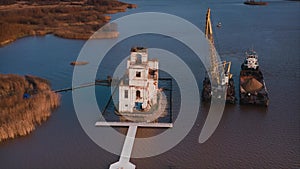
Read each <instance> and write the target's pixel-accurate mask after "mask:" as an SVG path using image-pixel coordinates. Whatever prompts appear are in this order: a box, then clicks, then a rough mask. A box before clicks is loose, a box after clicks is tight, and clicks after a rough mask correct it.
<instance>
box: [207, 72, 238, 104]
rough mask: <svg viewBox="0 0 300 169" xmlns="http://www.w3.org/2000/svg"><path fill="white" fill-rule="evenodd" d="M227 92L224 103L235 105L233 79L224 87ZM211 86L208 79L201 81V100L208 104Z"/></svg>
mask: <svg viewBox="0 0 300 169" xmlns="http://www.w3.org/2000/svg"><path fill="white" fill-rule="evenodd" d="M226 87H227V92H226V103H231V104H235V102H236V97H235V89H234V81H233V79H232V78H231V79H229V83H228V85H227V86H226ZM211 93H212V92H211V84H210V80H209V78H207V77H206V78H205V79H204V80H203V89H202V94H201V98H202V101H203V102H210V101H211Z"/></svg>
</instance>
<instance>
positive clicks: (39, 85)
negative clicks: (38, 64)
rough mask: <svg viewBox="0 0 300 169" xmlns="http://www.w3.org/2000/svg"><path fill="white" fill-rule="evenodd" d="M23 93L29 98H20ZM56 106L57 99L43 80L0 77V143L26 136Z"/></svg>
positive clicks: (47, 83)
mask: <svg viewBox="0 0 300 169" xmlns="http://www.w3.org/2000/svg"><path fill="white" fill-rule="evenodd" d="M25 93H28V94H30V97H29V98H24V94H25ZM59 104H60V96H59V95H58V94H56V93H54V92H53V91H51V87H50V83H49V82H48V81H47V80H45V79H42V78H39V77H35V76H18V75H12V74H9V75H4V74H0V142H1V141H3V140H6V139H10V138H15V137H18V136H24V135H27V134H29V133H30V132H31V131H33V130H34V129H35V128H36V126H37V125H40V124H41V123H42V122H43V121H45V120H47V118H48V117H49V116H50V115H51V112H52V111H53V110H54V109H55V108H57V107H58V106H59Z"/></svg>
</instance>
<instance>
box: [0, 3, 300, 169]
mask: <svg viewBox="0 0 300 169" xmlns="http://www.w3.org/2000/svg"><path fill="white" fill-rule="evenodd" d="M128 2H130V3H136V4H137V5H138V8H137V9H132V10H129V11H128V12H125V13H118V14H115V15H112V18H113V19H116V18H119V17H121V16H124V15H127V14H132V13H136V12H146V11H147V12H165V13H170V14H174V15H177V16H180V17H182V18H184V19H187V20H188V21H190V22H192V23H193V24H195V25H196V26H197V27H199V28H200V29H201V30H203V29H204V25H205V13H206V10H207V8H208V7H210V8H211V9H212V20H213V23H214V25H216V23H217V22H222V27H221V28H220V29H217V28H216V27H215V26H214V27H213V29H214V30H215V31H214V35H215V42H216V48H217V50H218V52H219V54H220V56H221V58H222V59H226V60H230V61H232V70H231V72H232V73H233V74H234V80H235V83H236V91H237V90H238V87H237V86H238V74H239V69H240V64H241V63H242V62H243V59H244V55H243V53H244V51H245V50H246V49H248V48H252V47H253V48H254V49H255V50H256V52H257V53H258V54H259V62H260V67H261V69H262V72H263V74H264V77H265V82H266V85H267V87H268V91H269V96H270V106H269V107H268V108H267V109H266V108H263V107H258V106H240V105H238V104H236V105H228V106H226V109H225V111H224V114H223V118H222V120H221V122H220V124H219V126H218V128H217V130H216V131H215V133H214V134H213V136H212V137H211V138H210V139H209V140H208V141H207V142H205V143H204V144H199V143H198V137H199V134H200V131H201V128H202V126H203V124H204V121H205V118H206V115H207V108H206V107H205V106H203V105H202V106H201V108H200V111H199V115H198V118H197V121H196V123H195V125H194V127H193V128H192V130H191V131H190V132H189V134H188V135H187V137H186V138H185V139H184V140H183V141H181V142H180V143H179V144H178V145H177V146H175V147H174V148H173V149H171V150H170V151H167V152H166V153H164V154H161V155H158V156H155V157H150V158H144V159H131V161H132V162H133V163H134V164H136V166H137V168H139V169H141V168H142V169H153V168H155V169H169V168H190V169H196V168H295V169H296V168H300V112H299V110H300V104H299V103H300V101H299V98H300V90H299V86H300V57H299V56H300V50H299V47H300V20H299V17H300V10H299V9H300V3H299V2H292V1H279V0H278V1H275V0H274V1H268V2H269V5H268V6H246V5H243V4H242V1H241V0H228V1H225V2H224V1H221V0H217V1H208V0H205V1H197V0H191V1H179V0H172V1H171V0H164V1H158V0H153V1H150V0H149V1H146V0H143V1H135V0H131V1H128ZM103 41H105V40H103ZM84 43H85V41H81V40H68V39H61V38H57V37H55V36H52V35H47V36H44V37H28V38H23V39H20V40H17V41H16V42H14V43H12V44H10V45H7V46H5V47H2V48H0V72H1V73H14V74H21V75H24V74H32V75H36V76H41V77H44V78H47V79H49V80H50V81H51V83H52V87H53V88H54V89H59V88H64V87H70V86H71V82H72V73H73V67H72V66H70V65H69V63H70V62H71V61H74V60H76V57H77V56H78V53H79V52H80V49H81V47H82V46H83V45H84ZM134 45H145V46H147V47H162V48H164V49H166V50H170V51H172V52H174V53H176V54H177V55H179V56H182V58H183V60H185V61H186V62H189V63H190V65H191V66H192V67H193V66H194V67H197V66H201V65H199V64H196V63H194V64H193V61H191V60H189V57H188V56H189V53H188V52H186V51H185V50H183V48H184V46H183V45H182V44H178V43H177V42H174V40H172V39H170V38H166V37H158V36H155V35H150V36H147V37H146V38H145V37H143V36H140V37H134V38H130V39H128V40H126V41H124V42H122V43H121V44H119V45H118V46H116V48H115V50H113V51H112V52H111V54H110V55H111V56H109V57H118V56H116V55H118V52H120V51H125V52H126V50H127V52H128V53H127V55H129V48H130V47H131V46H134ZM191 55H192V54H191ZM113 66H114V65H113V64H110V62H109V60H108V61H107V64H106V65H104V68H103V69H104V70H103V71H104V72H105V71H106V72H107V73H110V71H109V70H110V68H111V67H113ZM200 70H203V72H201V71H199V72H198V74H199V76H198V77H197V81H198V85H200V86H201V84H202V79H203V77H204V69H200ZM194 73H197V72H194ZM106 75H107V74H100V75H98V77H99V78H102V77H105V76H106ZM98 89H99V90H98V91H97V90H96V92H97V98H98V102H99V107H103V106H104V104H105V103H106V101H107V100H108V94H109V93H108V92H105V91H103V89H101V88H98ZM174 92H175V93H174V97H175V98H174V103H173V109H175V110H176V109H177V108H178V104H176V102H177V103H178V98H176V96H177V97H179V94H178V91H176V90H175V91H174ZM237 96H238V95H237ZM160 130H161V129H145V128H144V129H138V133H137V135H138V136H139V137H147V136H149V135H152V134H153V133H156V132H159V131H160ZM117 160H118V156H117V155H114V154H111V153H109V152H107V151H106V150H104V149H102V148H100V147H98V146H97V145H96V144H95V143H94V142H93V141H91V140H90V139H89V137H88V136H87V135H86V134H85V133H84V131H83V130H82V128H81V126H80V124H79V122H78V119H77V116H76V113H75V111H74V107H73V103H72V93H71V92H66V93H62V104H61V106H60V107H59V108H58V109H57V110H56V111H55V112H54V113H53V114H52V116H51V117H50V118H49V120H47V121H46V122H45V123H43V124H42V125H41V126H39V127H37V129H36V130H35V131H34V132H33V133H32V134H30V135H28V136H25V137H21V138H17V139H14V140H8V141H5V142H3V143H0V168H3V169H6V168H7V169H9V168H18V169H19V168H108V166H109V164H111V163H113V162H115V161H117Z"/></svg>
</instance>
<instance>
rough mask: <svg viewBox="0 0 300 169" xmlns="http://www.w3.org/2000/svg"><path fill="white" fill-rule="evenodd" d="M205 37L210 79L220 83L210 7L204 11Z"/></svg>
mask: <svg viewBox="0 0 300 169" xmlns="http://www.w3.org/2000/svg"><path fill="white" fill-rule="evenodd" d="M205 37H206V38H207V39H208V42H209V45H210V64H211V65H210V72H209V73H210V75H211V81H212V83H214V84H217V85H219V84H220V71H219V65H218V60H217V56H216V49H215V46H214V38H213V30H212V25H211V20H210V8H208V10H207V13H206V24H205Z"/></svg>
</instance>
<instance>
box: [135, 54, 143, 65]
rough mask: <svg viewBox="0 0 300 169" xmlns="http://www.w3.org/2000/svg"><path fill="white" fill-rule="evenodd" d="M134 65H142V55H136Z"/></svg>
mask: <svg viewBox="0 0 300 169" xmlns="http://www.w3.org/2000/svg"><path fill="white" fill-rule="evenodd" d="M136 63H137V64H142V55H140V54H137V55H136Z"/></svg>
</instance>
